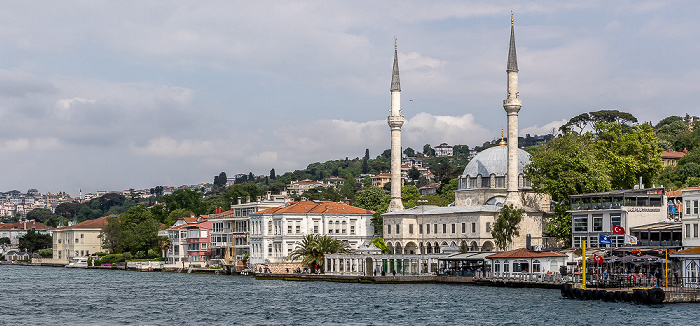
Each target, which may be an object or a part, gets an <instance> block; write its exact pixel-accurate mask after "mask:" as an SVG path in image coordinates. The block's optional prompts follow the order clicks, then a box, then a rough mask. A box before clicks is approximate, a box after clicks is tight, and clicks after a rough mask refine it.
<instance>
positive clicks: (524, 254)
mask: <svg viewBox="0 0 700 326" xmlns="http://www.w3.org/2000/svg"><path fill="white" fill-rule="evenodd" d="M542 257H566V254H562V253H560V252H556V251H532V250H528V249H527V248H520V249H515V250H511V251H505V252H499V253H497V254H493V255H491V256H488V257H486V258H491V259H493V258H542Z"/></svg>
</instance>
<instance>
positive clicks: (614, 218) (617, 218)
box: [610, 214, 622, 226]
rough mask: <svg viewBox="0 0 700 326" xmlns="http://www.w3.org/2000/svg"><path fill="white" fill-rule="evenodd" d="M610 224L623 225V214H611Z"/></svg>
mask: <svg viewBox="0 0 700 326" xmlns="http://www.w3.org/2000/svg"><path fill="white" fill-rule="evenodd" d="M610 224H612V225H617V226H622V215H620V214H610Z"/></svg>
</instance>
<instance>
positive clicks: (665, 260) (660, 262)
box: [656, 258, 671, 264]
mask: <svg viewBox="0 0 700 326" xmlns="http://www.w3.org/2000/svg"><path fill="white" fill-rule="evenodd" d="M656 262H657V263H659V264H666V263H670V262H671V261H670V260H668V259H663V258H659V259H657V260H656Z"/></svg>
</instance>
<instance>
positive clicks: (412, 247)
mask: <svg viewBox="0 0 700 326" xmlns="http://www.w3.org/2000/svg"><path fill="white" fill-rule="evenodd" d="M394 69H395V70H397V69H398V67H397V66H396V61H395V68H394ZM506 72H507V96H506V99H505V100H504V101H503V108H504V110H505V111H506V116H507V121H508V132H507V134H508V138H507V139H508V142H507V143H506V142H505V141H504V140H503V139H502V140H501V143H500V146H496V147H491V148H489V149H486V150H484V151H482V152H480V153H479V154H477V155H476V156H475V157H474V158H473V159H472V160H471V161H470V162H469V164H467V166H466V168H465V169H464V172H463V173H462V175H461V176H460V177H459V182H458V189H457V190H456V191H455V203H454V206H448V207H438V206H427V205H426V206H423V205H421V206H416V207H412V208H410V209H401V210H395V211H391V210H389V211H388V213H386V214H384V215H383V217H384V222H383V228H384V230H383V231H384V232H383V233H384V241H385V243H386V244H387V246H388V247H389V249H390V250H391V251H392V253H394V254H434V253H440V252H442V251H443V250H445V249H447V248H450V250H455V248H465V249H467V250H469V251H493V250H496V247H495V241H494V239H493V237H492V236H491V230H492V227H493V225H494V223H495V221H496V219H497V218H498V215H499V214H500V210H501V208H502V207H503V205H504V204H505V205H513V206H514V207H516V208H522V209H523V210H524V211H525V214H524V215H523V218H522V220H521V222H520V224H519V233H520V235H519V236H518V237H516V238H515V239H513V242H512V243H511V245H510V248H508V249H513V248H522V247H525V246H526V237H527V236H528V235H529V236H530V239H531V240H530V241H531V244H532V245H533V246H534V247H537V246H541V245H543V225H544V217H545V214H546V212H547V211H549V197H548V196H546V195H542V194H536V193H534V192H533V191H532V187H531V184H530V182H529V181H528V180H527V179H526V178H525V175H524V173H523V169H524V168H525V166H526V165H527V164H529V162H530V155H529V154H528V153H527V152H525V151H524V150H522V149H519V148H518V145H517V144H518V113H519V111H520V108H521V105H522V103H521V100H520V98H519V92H518V65H517V55H516V52H515V31H514V26H513V21H512V18H511V35H510V47H509V51H508V64H507V69H506ZM392 140H393V134H392ZM392 157H393V155H392ZM392 168H393V166H392ZM510 176H513V177H510ZM392 199H393V195H392Z"/></svg>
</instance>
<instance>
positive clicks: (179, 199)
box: [163, 189, 207, 216]
mask: <svg viewBox="0 0 700 326" xmlns="http://www.w3.org/2000/svg"><path fill="white" fill-rule="evenodd" d="M163 202H164V203H165V206H166V207H167V208H168V210H169V211H170V212H172V211H174V210H176V209H180V208H182V209H187V210H190V211H192V212H193V213H194V215H195V216H199V215H203V214H206V213H207V207H206V206H205V205H204V203H203V200H202V193H201V192H200V191H199V190H190V189H178V190H175V191H174V192H173V193H172V194H170V195H165V196H163Z"/></svg>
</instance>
